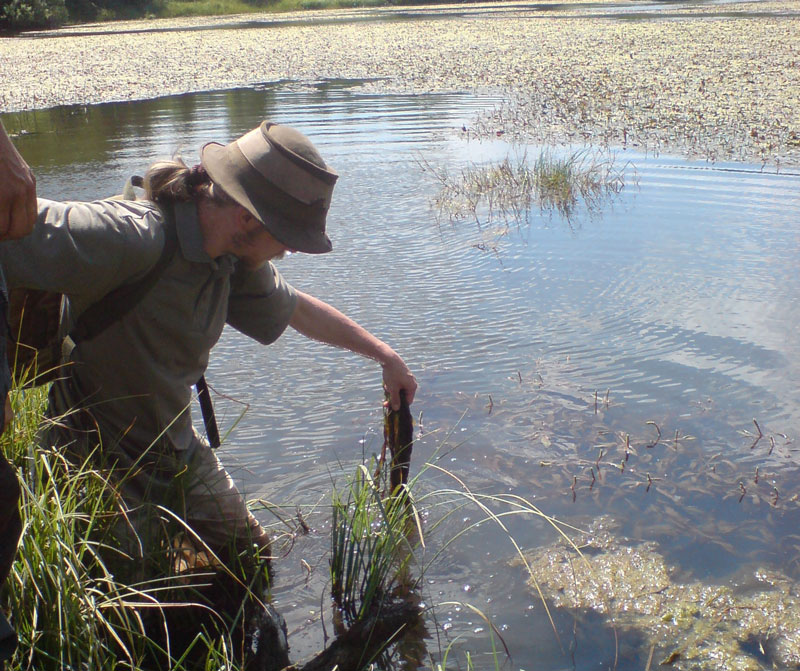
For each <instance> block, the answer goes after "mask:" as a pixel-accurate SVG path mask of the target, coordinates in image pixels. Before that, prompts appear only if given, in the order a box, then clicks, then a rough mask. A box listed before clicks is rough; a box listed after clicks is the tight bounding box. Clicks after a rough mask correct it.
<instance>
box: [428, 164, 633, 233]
mask: <svg viewBox="0 0 800 671" xmlns="http://www.w3.org/2000/svg"><path fill="white" fill-rule="evenodd" d="M420 164H421V167H422V169H423V170H424V171H426V172H430V173H432V174H433V175H434V177H435V178H436V180H437V181H438V182H439V186H440V189H439V193H438V194H437V195H436V196H435V197H434V198H433V200H432V205H433V207H434V209H435V210H436V211H437V214H438V218H439V220H440V221H442V220H447V221H449V222H450V223H455V222H458V221H463V220H466V219H472V220H474V221H475V222H476V223H477V224H478V226H479V227H482V226H496V225H498V224H499V225H501V226H502V227H504V228H505V229H507V228H508V227H509V226H510V225H517V226H519V225H522V224H524V223H528V222H529V219H530V215H531V210H532V209H533V208H534V207H538V209H539V210H540V211H542V212H549V213H551V214H552V213H557V214H559V215H560V216H562V217H563V218H564V219H565V220H566V221H567V222H572V220H573V219H574V217H575V216H576V214H577V213H578V210H579V208H580V207H581V206H583V208H584V209H585V210H586V211H587V212H588V213H589V214H596V213H598V212H599V211H600V209H601V208H602V206H603V205H604V204H605V203H606V202H607V201H608V200H610V199H611V198H613V197H614V196H616V195H618V194H619V193H620V192H621V191H622V189H623V188H624V187H625V183H626V177H627V175H628V174H629V173H630V172H631V170H632V169H633V167H632V165H631V164H630V163H629V162H628V163H625V165H623V166H621V167H619V166H617V164H616V161H615V157H614V155H613V154H608V153H606V152H602V151H599V150H591V149H581V150H577V151H574V152H572V153H569V154H566V155H562V154H558V153H556V152H555V151H553V150H549V149H545V150H542V151H541V152H540V154H539V156H538V157H537V158H536V160H535V161H529V160H528V157H527V152H523V153H522V154H521V155H519V156H512V155H508V156H506V157H505V158H504V159H503V160H502V161H499V162H493V163H489V164H485V165H475V164H473V165H469V166H467V167H466V168H463V169H462V170H461V172H460V173H459V174H458V175H456V176H453V175H451V174H450V173H449V172H448V171H447V169H446V168H437V167H434V166H432V165H431V164H430V163H428V162H426V161H421V162H420Z"/></svg>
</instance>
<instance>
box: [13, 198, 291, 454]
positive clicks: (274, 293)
mask: <svg viewBox="0 0 800 671" xmlns="http://www.w3.org/2000/svg"><path fill="white" fill-rule="evenodd" d="M175 219H176V225H177V233H178V247H177V250H176V252H175V255H174V257H173V259H172V261H171V262H170V264H169V265H168V266H167V267H166V269H165V270H164V272H163V274H162V275H161V277H160V278H159V280H158V281H157V283H156V284H155V285H154V286H153V287H152V288H151V289H150V291H149V292H148V293H147V295H145V297H144V298H143V299H142V300H141V301H140V302H139V303H138V305H136V307H134V308H133V309H132V310H130V311H129V312H128V313H127V314H125V315H124V316H123V317H122V318H121V319H120V320H119V321H117V322H116V323H114V324H112V325H111V326H110V327H109V328H107V329H106V330H105V331H104V332H103V333H101V334H100V335H98V336H97V337H96V338H94V339H92V340H89V341H86V342H82V343H80V344H79V345H78V346H77V347H76V348H75V349H74V351H73V353H72V355H71V364H72V365H71V366H70V367H69V370H70V383H71V384H70V385H67V384H65V383H58V382H57V383H56V384H61V385H62V386H64V387H69V388H70V389H71V392H70V393H68V394H66V396H67V398H70V399H73V402H78V401H80V402H81V403H82V404H83V405H84V407H89V408H90V409H91V413H92V416H93V417H94V419H95V420H96V422H97V424H98V426H99V428H100V434H101V438H102V440H103V443H104V445H105V446H108V445H109V443H111V444H112V445H113V444H119V443H120V441H121V440H122V439H123V437H124V443H125V445H126V447H127V448H128V449H130V448H131V447H133V448H134V450H142V449H145V448H147V447H148V446H149V445H151V444H152V443H153V442H154V441H156V440H159V441H161V440H166V442H167V444H166V445H162V448H161V449H163V448H164V447H172V448H173V449H177V450H184V449H186V448H188V447H189V446H190V445H191V443H192V439H193V431H192V423H191V417H190V414H189V410H188V408H189V404H190V401H191V394H192V390H191V387H192V385H193V384H194V383H195V382H196V381H197V380H198V379H199V378H200V376H201V375H202V374H203V373H204V371H205V370H206V366H207V365H208V357H209V352H210V351H211V348H212V347H213V346H214V345H215V344H216V342H217V341H218V340H219V337H220V335H221V334H222V329H223V327H224V325H225V323H226V322H227V323H228V324H230V325H231V326H233V327H234V328H236V329H238V330H239V331H242V332H243V333H245V334H247V335H249V336H251V337H252V338H254V339H256V340H257V341H259V342H261V343H264V344H268V343H271V342H273V341H274V340H276V339H277V338H278V337H279V336H280V335H281V333H283V331H284V329H285V328H286V326H287V325H288V323H289V319H290V318H291V315H292V313H293V311H294V307H295V304H296V301H297V295H296V293H295V290H294V289H293V288H292V287H291V286H290V285H289V284H288V283H287V282H285V281H284V279H283V278H282V277H281V275H280V273H278V271H277V270H276V269H275V267H274V266H273V265H272V264H271V263H266V264H265V265H264V266H262V267H261V268H259V269H257V270H247V269H245V268H243V267H238V266H237V260H236V258H235V257H233V256H222V257H219V258H217V259H212V258H210V257H209V256H208V255H207V254H206V253H205V251H204V250H203V244H202V243H203V240H202V236H201V232H200V228H199V224H198V222H197V214H196V209H195V206H194V204H193V203H180V204H178V205H177V206H176V208H175ZM164 239H165V238H164V217H163V214H162V213H161V211H160V210H159V209H158V208H157V207H156V206H155V205H154V204H153V203H149V202H146V201H144V202H132V201H118V200H104V201H97V202H92V203H77V202H75V203H61V202H54V201H48V200H39V216H38V220H37V223H36V226H35V227H34V230H33V233H32V234H31V235H29V236H28V237H27V238H24V239H22V240H19V241H14V242H8V243H2V244H0V263H2V265H3V267H4V268H5V271H6V276H7V280H8V284H9V286H10V287H18V286H23V287H29V288H34V289H44V290H47V291H55V292H60V293H64V294H66V295H67V296H68V297H69V302H70V307H71V311H72V314H73V315H77V314H79V313H80V312H81V311H83V310H84V309H85V308H86V307H87V306H89V305H91V304H92V303H95V302H96V301H98V300H99V299H100V298H102V297H103V296H105V295H106V294H107V293H108V292H110V291H111V290H113V289H114V288H116V287H118V286H121V285H122V284H125V283H129V282H133V281H136V280H138V279H139V278H141V277H143V276H144V275H146V274H147V272H148V271H149V270H150V268H152V267H153V265H155V263H156V262H157V261H158V259H159V257H160V254H161V251H162V249H163V246H164ZM59 410H60V409H59Z"/></svg>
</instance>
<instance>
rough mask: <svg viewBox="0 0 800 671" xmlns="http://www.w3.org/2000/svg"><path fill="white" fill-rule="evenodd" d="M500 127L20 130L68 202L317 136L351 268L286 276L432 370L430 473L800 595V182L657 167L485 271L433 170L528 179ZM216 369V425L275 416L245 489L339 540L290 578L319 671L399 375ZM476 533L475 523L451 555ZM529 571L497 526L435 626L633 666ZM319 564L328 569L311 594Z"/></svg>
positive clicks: (210, 100)
mask: <svg viewBox="0 0 800 671" xmlns="http://www.w3.org/2000/svg"><path fill="white" fill-rule="evenodd" d="M494 102H496V101H493V100H491V99H481V98H474V97H469V96H464V95H440V96H416V97H403V96H370V95H363V94H361V93H358V92H356V91H354V90H353V89H352V88H351V87H349V86H348V83H347V82H344V83H337V84H332V83H320V84H319V85H316V86H313V85H312V86H300V85H296V84H285V85H275V86H265V87H261V88H259V89H252V90H251V89H247V90H233V91H225V92H215V93H210V94H200V95H187V96H178V97H170V98H161V99H157V100H152V101H147V102H141V103H126V104H116V105H102V106H97V107H89V108H60V109H56V110H50V111H39V112H34V113H26V114H21V115H6V116H5V117H4V119H3V120H4V123H5V124H6V126H7V127H8V128H9V129H11V130H12V131H17V132H19V131H21V130H24V131H25V133H24V134H23V135H20V136H19V137H18V144H19V146H20V148H21V150H22V151H23V153H24V154H25V156H26V157H27V158H28V159H29V160H30V162H31V163H32V165H33V167H34V168H35V170H36V172H37V175H38V177H39V185H40V192H41V194H42V195H44V196H48V197H54V198H93V197H98V196H104V195H107V194H110V193H114V192H117V191H118V190H119V188H120V186H121V184H122V183H123V181H124V180H125V178H126V177H127V176H128V175H130V174H132V173H134V172H141V171H142V170H143V169H144V168H145V167H146V165H147V163H148V162H149V160H150V159H152V158H154V157H157V156H163V155H169V154H171V153H172V152H173V151H174V150H175V149H176V148H180V149H181V150H182V151H183V152H184V153H185V155H186V158H187V160H189V161H191V160H193V159H194V158H195V157H196V155H197V149H198V148H199V147H200V146H201V145H202V144H203V143H204V142H207V141H211V140H218V141H224V140H227V139H229V138H231V137H234V136H236V135H238V134H240V133H242V132H244V131H245V130H247V129H249V128H250V127H252V126H253V125H254V124H255V123H256V122H257V121H258V120H259V119H260V118H264V117H266V118H272V119H275V120H277V121H284V122H287V123H292V124H294V125H296V126H298V127H300V128H301V129H303V130H304V131H305V132H307V133H308V134H309V135H311V136H312V138H313V139H314V140H315V142H316V143H317V144H318V145H319V146H320V148H321V151H322V153H323V155H324V156H325V157H326V159H328V160H329V162H330V163H331V164H332V165H333V166H334V167H335V168H336V169H337V170H338V171H339V173H340V174H341V175H342V178H341V180H340V182H339V185H338V186H337V193H336V197H335V199H334V209H333V210H332V213H331V231H330V233H331V237H332V239H333V242H334V253H333V254H331V255H328V256H326V257H319V258H318V257H305V256H303V255H292V257H291V258H289V259H287V260H286V261H285V262H283V263H282V266H281V268H282V271H283V272H284V273H285V274H286V276H287V277H288V278H289V279H290V281H292V282H293V283H295V284H296V285H297V286H298V287H299V288H301V289H303V290H307V291H310V292H312V293H315V294H317V295H319V296H320V297H321V298H323V299H326V300H329V301H331V302H332V303H333V304H335V305H337V306H339V307H341V308H342V309H343V310H344V311H346V312H348V313H349V314H351V315H352V316H354V317H355V318H356V319H358V320H360V321H362V322H363V323H364V324H365V325H366V326H368V327H369V328H371V329H372V330H374V331H375V332H376V333H378V334H379V335H381V336H384V337H385V338H386V339H387V340H388V341H390V342H391V343H392V344H394V345H395V346H396V347H397V348H398V350H399V351H400V352H402V353H403V355H404V356H405V357H406V358H407V359H408V361H409V362H410V363H411V364H412V366H413V367H414V368H415V370H416V372H417V373H418V377H419V379H420V383H421V389H420V394H419V396H418V401H417V403H416V404H415V405H416V408H415V410H416V411H417V412H420V413H422V417H421V422H420V423H421V428H422V430H423V435H422V437H421V438H420V439H419V440H418V442H417V447H416V448H415V460H416V459H419V460H420V461H419V462H418V463H417V465H419V464H420V463H421V461H422V460H423V459H426V458H432V457H433V456H434V454H436V455H438V458H439V459H440V462H439V463H440V464H441V465H442V466H444V467H446V468H448V469H450V470H452V471H453V472H454V473H455V474H456V475H458V477H459V478H462V479H463V480H464V481H466V482H467V483H469V485H470V486H471V487H472V488H473V489H474V490H476V491H481V492H490V493H492V492H494V493H504V494H514V495H518V496H520V497H524V498H525V499H527V500H529V501H532V502H535V503H536V504H537V505H539V506H540V507H541V508H542V509H544V510H545V511H546V512H548V513H550V514H552V515H555V516H556V517H558V518H559V519H562V520H565V521H569V522H571V523H574V524H575V525H577V526H588V525H589V524H590V523H591V521H592V520H593V519H595V518H596V517H597V516H598V515H600V514H606V515H610V516H611V517H612V518H615V519H616V520H617V522H618V524H619V525H620V533H621V534H622V535H624V536H627V537H630V538H633V539H646V540H649V541H653V542H655V543H657V544H658V546H659V548H660V552H661V553H662V554H663V555H664V556H665V558H666V560H667V561H668V562H669V563H671V564H672V565H674V566H677V567H680V570H681V571H683V572H684V573H685V574H688V575H692V576H695V577H696V578H697V579H699V580H705V581H710V582H721V583H722V582H725V581H729V580H731V579H732V577H733V576H736V575H744V574H747V572H748V571H750V570H751V569H752V567H753V566H755V565H756V564H760V565H766V566H770V567H772V568H774V569H775V570H778V571H781V572H783V573H786V574H787V575H789V576H792V577H794V578H796V577H797V576H798V575H799V574H800V566H798V559H797V558H798V556H800V536H799V535H798V534H797V531H796V526H797V516H798V514H800V513H799V512H798V495H800V489H799V488H798V485H799V484H800V480H799V479H798V475H799V474H798V467H797V444H796V438H797V435H798V433H800V388H799V387H798V384H797V382H798V379H800V363H798V362H800V336H798V332H799V331H798V327H799V326H800V306H799V305H798V303H797V296H798V293H800V277H799V276H798V274H797V271H796V262H797V257H798V247H800V233H799V232H798V221H800V216H799V215H800V195H798V194H800V188H798V187H800V178H798V177H797V176H791V175H766V174H761V173H759V172H758V171H757V170H755V169H754V170H752V171H750V170H749V168H748V169H747V170H745V171H743V172H728V171H725V170H720V169H716V168H715V167H714V166H710V165H704V164H695V165H690V164H687V163H685V162H682V161H673V160H670V159H667V158H661V159H652V158H649V159H645V158H644V157H641V156H631V157H630V158H631V159H632V160H633V161H634V162H635V163H636V165H637V168H638V171H639V185H638V188H631V189H626V190H625V191H623V193H622V195H621V198H620V199H619V200H618V201H617V202H615V203H614V204H613V206H612V207H610V208H609V209H608V210H607V211H605V212H604V213H603V216H602V217H600V218H595V219H585V220H583V221H582V222H579V223H580V224H581V225H579V226H575V227H569V226H566V225H564V224H563V222H560V221H559V220H558V219H556V218H551V217H550V216H549V215H547V214H544V215H540V214H539V213H538V212H533V213H532V216H531V222H530V224H529V226H527V227H525V228H522V229H521V230H519V231H516V230H514V229H512V230H510V231H509V233H508V235H506V236H505V238H503V244H501V246H500V248H499V251H498V254H497V255H493V254H486V253H484V252H481V251H480V250H479V249H476V248H475V247H474V243H475V241H476V239H479V233H478V231H477V230H476V228H475V227H474V226H473V225H471V224H462V225H459V226H458V227H450V226H446V225H445V226H439V225H437V224H436V223H435V221H434V220H433V215H432V213H431V212H430V209H429V206H428V203H429V199H430V197H431V196H432V195H433V194H434V193H435V189H436V185H435V184H434V182H433V181H432V180H431V179H430V178H429V176H428V175H426V174H425V173H423V172H422V171H421V170H420V169H419V158H420V157H421V156H422V157H424V158H425V160H427V161H428V162H430V163H432V164H435V165H439V166H443V167H448V168H450V169H451V170H456V171H457V170H458V169H459V168H460V167H462V166H465V165H468V164H469V163H470V162H473V161H480V160H487V159H490V158H497V157H502V156H503V155H504V153H505V152H506V151H507V150H508V148H507V147H506V146H505V145H503V144H502V143H498V142H492V143H483V144H478V143H474V142H467V141H465V140H464V139H463V138H462V136H461V133H460V128H461V127H462V125H463V124H465V123H467V124H468V123H469V122H470V120H471V119H472V116H473V114H474V113H475V112H476V110H478V109H481V108H484V107H489V106H491V105H492V104H493V103H494ZM535 151H536V150H535V148H530V150H529V153H530V154H531V155H535ZM625 158H628V156H627V154H626V155H625ZM733 167H737V168H741V167H742V166H733ZM745 167H746V166H745ZM746 168H747V167H746ZM212 358H213V363H212V368H211V371H210V375H209V380H210V383H211V384H212V385H213V386H215V387H216V389H217V390H218V391H219V392H220V393H224V394H225V395H227V396H229V397H231V398H233V399H235V402H233V401H229V400H226V399H225V398H222V397H218V398H217V402H218V408H219V414H220V420H221V423H222V424H223V426H226V427H230V426H231V425H232V424H233V423H234V421H235V420H236V419H237V418H238V416H239V414H240V412H241V409H242V407H243V406H242V405H241V404H242V403H246V404H249V410H248V412H247V413H246V415H245V417H244V419H243V420H242V421H241V422H240V423H239V425H238V426H237V428H236V430H235V432H234V434H233V436H232V438H231V439H230V441H229V444H228V447H227V448H224V456H223V458H224V459H225V461H226V463H228V464H232V465H233V469H232V470H234V471H238V473H239V474H240V475H241V477H242V479H243V480H244V482H245V483H246V486H247V488H248V490H249V491H250V492H252V493H253V494H254V495H259V496H264V497H267V498H268V499H269V500H271V501H278V502H290V503H291V504H292V506H293V505H295V504H301V505H304V506H307V508H305V509H306V510H308V511H309V515H308V517H309V519H310V520H311V521H312V524H314V525H315V526H316V527H317V532H316V533H315V534H312V535H310V536H309V537H307V538H305V539H302V540H301V541H299V544H298V546H297V548H296V549H295V551H294V554H293V555H292V556H291V557H290V558H289V559H287V560H286V562H284V566H283V567H282V568H281V569H280V570H279V574H278V575H279V583H280V585H279V600H280V602H281V606H282V608H283V610H284V611H285V613H286V615H287V620H289V624H290V629H291V630H292V632H293V635H292V639H291V640H293V649H294V650H295V652H296V653H297V656H298V657H302V656H303V654H304V652H311V651H313V650H315V649H316V648H317V647H318V646H319V640H318V639H317V638H316V636H317V634H318V630H319V627H318V625H316V624H308V622H307V620H308V619H309V618H310V619H311V620H314V618H316V617H318V612H319V595H320V593H321V592H322V591H323V590H324V582H325V579H324V573H325V563H324V559H320V558H321V557H323V558H324V552H325V549H326V547H327V536H326V526H325V515H324V505H321V504H320V503H319V502H320V501H323V502H324V500H325V499H324V497H325V495H326V493H327V492H328V491H329V489H330V486H331V481H332V479H334V478H335V477H338V474H340V473H341V466H342V464H344V466H345V470H348V469H350V467H351V466H352V465H353V464H354V463H356V461H357V460H358V459H359V457H360V456H361V454H362V452H363V453H367V454H370V453H374V452H375V451H377V450H378V448H379V446H380V441H379V437H378V432H379V428H380V419H379V416H380V401H381V390H380V379H379V375H378V373H377V371H376V369H375V366H374V365H371V364H370V363H369V362H363V361H360V360H358V359H355V358H354V357H350V356H348V355H346V354H343V353H341V352H338V351H331V350H329V349H327V348H324V347H321V346H319V345H316V344H315V343H310V342H306V341H304V340H303V339H301V338H299V337H296V336H295V335H294V334H291V333H289V334H287V335H286V336H285V337H284V338H282V339H281V340H280V341H279V342H278V343H277V344H275V345H274V346H271V347H269V348H266V349H264V348H261V347H260V346H258V345H256V344H254V343H252V342H249V341H247V340H246V339H245V338H243V337H241V336H240V335H239V334H237V333H235V332H232V331H230V332H226V334H225V336H224V338H223V340H222V342H221V343H220V345H219V346H218V347H217V349H216V350H215V352H214V353H213V357H212ZM754 418H755V419H756V420H757V425H758V427H759V431H760V432H761V433H762V436H761V438H760V439H759V440H758V441H757V442H756V438H757V437H758V434H757V432H756V425H755V424H754V422H753V420H754ZM659 434H660V436H659ZM657 437H658V442H656V443H655V444H654V441H655V440H656V438H657ZM442 486H448V487H452V486H453V481H452V480H450V479H449V478H448V477H447V476H446V475H444V474H441V473H438V474H437V473H434V472H433V471H429V472H428V474H426V476H425V479H424V481H423V483H422V487H423V489H427V490H432V489H435V488H437V487H442ZM475 521H477V518H476V513H475V511H472V512H470V511H465V512H464V513H463V515H462V516H461V517H460V518H458V519H456V518H453V519H452V520H451V522H450V524H449V526H448V527H447V529H444V530H440V531H439V532H438V533H439V534H441V535H442V536H447V537H450V536H452V535H454V534H455V533H457V532H458V531H459V530H460V529H461V528H466V527H467V526H469V525H470V524H471V523H473V522H475ZM508 527H509V530H510V532H511V533H512V534H513V535H514V537H515V538H516V539H517V541H518V542H519V543H520V544H521V545H522V546H524V547H526V548H533V547H537V546H540V545H542V544H545V543H548V542H550V541H552V540H554V538H555V532H554V531H553V530H552V529H550V528H549V527H548V526H547V525H545V524H543V523H542V522H541V521H540V520H536V519H535V518H531V517H527V518H522V517H519V518H509V519H508ZM439 540H441V539H439ZM512 556H513V548H512V546H511V545H510V543H509V542H508V539H507V536H506V534H505V533H504V532H502V531H501V530H499V529H498V528H497V527H496V526H492V525H486V526H483V527H480V528H479V530H477V531H474V532H472V533H470V534H468V535H466V536H465V537H464V538H463V539H462V540H461V541H460V542H459V543H456V544H454V545H453V546H451V547H450V548H449V549H448V552H447V553H446V556H443V557H439V558H438V559H437V562H436V563H435V564H434V565H433V566H432V567H431V568H430V570H429V572H428V573H427V574H426V579H427V580H428V581H429V582H428V589H429V592H430V594H429V596H426V601H429V602H431V603H436V602H442V601H454V602H455V601H469V602H470V603H473V604H474V605H476V606H478V607H480V608H481V609H482V610H484V612H486V613H487V614H488V615H490V616H491V617H492V618H494V620H495V622H496V623H497V624H498V626H500V627H502V632H503V635H504V638H506V640H507V642H508V643H509V646H510V647H511V649H512V652H513V654H514V665H515V667H516V666H519V667H520V668H537V669H558V668H563V667H564V665H565V664H572V661H571V660H572V659H573V656H572V653H571V652H570V650H571V649H572V650H573V651H574V650H576V649H577V650H578V652H577V653H575V656H574V659H575V660H576V661H575V668H590V667H591V668H594V665H596V662H597V660H598V659H613V656H614V654H616V653H615V652H614V650H615V648H614V642H613V641H614V635H613V633H611V632H610V630H608V629H606V628H604V627H601V626H599V623H596V624H598V626H590V624H591V622H594V620H591V619H589V620H587V621H585V622H583V624H582V625H581V626H578V627H576V626H575V621H574V619H573V617H572V616H571V615H570V614H568V613H557V614H556V616H555V619H556V625H557V628H558V629H559V631H561V633H562V635H563V636H562V642H564V641H566V642H565V643H564V644H563V646H559V644H558V643H557V642H556V639H555V638H554V636H553V634H552V630H551V629H550V624H549V622H548V620H547V617H546V615H545V614H544V612H543V610H542V608H541V605H540V604H539V603H538V601H537V598H536V597H535V596H534V595H533V594H532V593H530V592H528V591H527V589H522V588H521V581H522V580H524V577H525V576H524V574H523V572H522V571H520V570H519V569H518V568H511V567H509V565H508V561H509V560H510V559H511V557H512ZM298 557H304V558H308V559H309V563H310V564H311V565H312V566H313V567H314V569H315V571H314V573H313V577H312V579H311V581H310V582H307V581H306V575H305V572H304V571H302V570H300V569H299V568H297V562H299V559H298ZM310 611H314V614H313V615H312V614H311V613H310ZM470 613H471V611H468V609H465V608H461V609H460V610H458V609H457V608H456V607H448V608H447V609H444V611H443V612H441V613H440V616H439V617H440V620H439V621H437V622H436V623H434V625H433V626H434V627H439V631H440V632H443V635H444V636H445V637H453V636H455V635H461V634H463V635H465V637H466V638H465V639H464V640H465V643H464V645H465V646H466V647H467V648H468V649H472V650H486V649H488V642H487V637H486V632H485V631H484V632H480V631H477V630H479V629H480V628H481V626H482V624H481V622H480V621H478V619H476V618H475V617H474V614H472V615H471V614H470ZM445 625H448V626H445ZM565 632H566V633H565ZM572 632H575V633H574V641H573V644H570V643H569V641H570V640H572V639H571V638H570V637H572V636H573V633H572ZM445 640H447V639H445ZM534 640H535V641H536V642H537V643H536V646H535V649H534V646H532V645H531V641H534ZM626 645H627V646H629V648H628V650H629V653H630V655H629V657H628V658H627V659H620V661H619V667H618V668H621V669H623V668H637V669H640V668H643V662H644V661H646V653H647V650H645V651H644V653H643V652H642V651H641V646H642V645H644V644H643V643H642V642H641V641H639V642H637V640H636V639H635V637H634V638H632V639H631V640H630V641H626ZM570 646H572V647H570ZM637 646H639V647H637ZM642 655H644V656H642Z"/></svg>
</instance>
